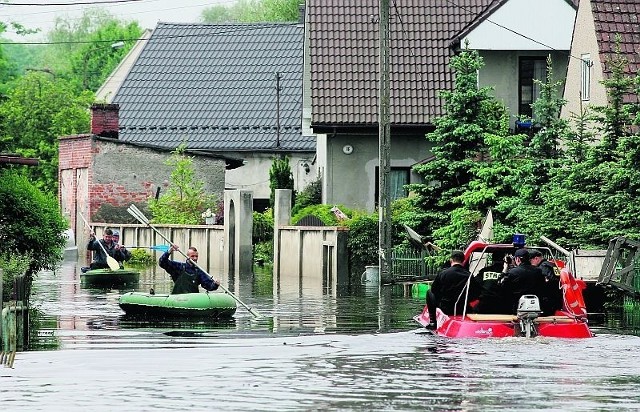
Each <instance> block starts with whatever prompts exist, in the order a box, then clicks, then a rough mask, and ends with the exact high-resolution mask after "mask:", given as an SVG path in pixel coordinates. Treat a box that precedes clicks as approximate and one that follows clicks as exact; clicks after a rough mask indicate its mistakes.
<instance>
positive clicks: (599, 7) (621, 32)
mask: <svg viewBox="0 0 640 412" xmlns="http://www.w3.org/2000/svg"><path fill="white" fill-rule="evenodd" d="M639 20H640V2H638V1H637V0H581V1H580V6H579V8H578V15H577V18H576V24H575V29H574V33H573V41H572V43H571V56H572V59H571V60H570V61H569V67H568V71H567V81H566V84H565V89H564V98H565V100H567V104H566V105H565V107H564V108H563V110H562V115H561V116H562V117H564V118H570V117H571V115H572V114H579V113H581V111H582V110H583V109H586V108H588V107H589V106H594V105H595V106H606V105H607V104H608V99H607V93H606V89H605V87H604V85H603V84H602V81H603V80H606V79H608V78H609V76H610V75H611V65H610V62H611V59H612V58H614V57H615V47H616V37H617V36H619V39H620V51H621V56H622V57H623V58H625V59H626V60H627V62H628V65H627V66H626V68H625V73H626V74H628V75H630V76H634V75H635V74H636V73H638V70H639V69H640V21H639ZM624 100H625V102H627V103H629V102H638V96H636V95H634V94H633V93H629V94H627V95H626V96H624Z"/></svg>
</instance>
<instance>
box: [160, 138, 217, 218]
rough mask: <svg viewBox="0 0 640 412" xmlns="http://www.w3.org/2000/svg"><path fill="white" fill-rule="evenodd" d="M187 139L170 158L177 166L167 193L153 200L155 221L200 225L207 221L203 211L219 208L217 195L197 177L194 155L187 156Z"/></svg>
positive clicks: (171, 163)
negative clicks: (192, 156) (207, 191)
mask: <svg viewBox="0 0 640 412" xmlns="http://www.w3.org/2000/svg"><path fill="white" fill-rule="evenodd" d="M185 147H186V145H185V144H184V143H183V144H181V145H180V146H178V148H176V150H175V151H173V153H172V156H171V158H169V159H168V160H167V162H166V164H167V165H168V166H172V167H173V171H172V172H171V177H170V178H169V187H168V188H167V191H166V193H164V194H163V195H161V196H160V197H159V198H158V199H157V200H156V199H151V200H150V201H149V209H150V210H151V213H153V221H154V222H155V223H175V224H183V225H197V224H201V223H203V220H204V218H203V217H202V212H204V211H205V210H207V209H213V210H217V208H218V204H217V197H216V196H214V195H211V194H207V193H206V192H205V191H204V182H202V181H199V180H196V178H195V171H194V169H193V159H192V158H191V157H188V156H185V154H184V150H185Z"/></svg>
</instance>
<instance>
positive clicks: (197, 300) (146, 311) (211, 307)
mask: <svg viewBox="0 0 640 412" xmlns="http://www.w3.org/2000/svg"><path fill="white" fill-rule="evenodd" d="M118 303H119V305H120V308H122V310H124V311H125V313H126V314H127V315H131V316H143V317H154V318H167V317H181V318H190V317H213V318H230V317H231V316H233V314H234V313H236V307H237V305H236V301H235V299H233V298H232V297H231V296H230V295H228V294H226V293H220V292H215V293H184V294H180V295H160V294H153V295H152V294H150V293H143V292H128V293H125V294H124V295H122V296H120V301H119V302H118Z"/></svg>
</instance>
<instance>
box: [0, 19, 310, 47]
mask: <svg viewBox="0 0 640 412" xmlns="http://www.w3.org/2000/svg"><path fill="white" fill-rule="evenodd" d="M176 24H178V25H189V24H191V23H176ZM194 24H195V25H202V26H206V25H210V26H214V25H216V23H194ZM225 25H233V26H234V27H236V28H235V29H233V30H223V31H217V32H215V33H196V34H174V35H156V36H153V39H154V40H157V39H179V38H189V37H203V36H204V37H209V36H218V35H227V34H233V33H242V32H249V31H255V30H262V29H265V28H272V27H284V26H291V25H297V23H269V24H263V23H261V25H260V26H259V27H256V26H254V25H253V23H231V24H225ZM242 25H246V26H247V27H243V28H239V26H242ZM148 40H150V39H149V38H144V37H136V38H128V39H122V38H119V39H108V40H93V41H91V40H61V41H33V42H0V45H3V46H8V45H18V44H19V45H54V44H95V43H116V42H119V41H125V42H126V41H148Z"/></svg>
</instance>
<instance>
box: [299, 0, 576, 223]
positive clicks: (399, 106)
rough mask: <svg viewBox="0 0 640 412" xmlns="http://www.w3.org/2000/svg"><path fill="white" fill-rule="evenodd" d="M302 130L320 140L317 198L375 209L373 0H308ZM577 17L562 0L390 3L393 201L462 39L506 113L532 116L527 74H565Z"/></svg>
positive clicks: (446, 86) (448, 84)
mask: <svg viewBox="0 0 640 412" xmlns="http://www.w3.org/2000/svg"><path fill="white" fill-rule="evenodd" d="M306 4H307V11H306V22H307V25H306V32H307V35H306V43H305V59H306V61H305V80H304V84H305V89H304V93H305V98H304V108H303V130H308V133H314V134H317V136H318V146H317V155H318V170H319V171H320V173H321V176H322V179H323V196H324V199H323V200H324V202H325V203H329V204H344V205H346V206H350V207H355V208H360V209H365V210H373V209H374V208H375V207H376V204H377V199H378V167H379V157H378V153H379V151H378V150H379V149H378V117H377V110H378V98H377V97H378V76H379V75H378V55H379V53H378V37H379V35H378V15H379V13H378V11H379V10H378V2H377V1H374V0H364V1H360V2H357V4H355V3H354V4H353V5H348V4H347V5H345V3H344V2H333V1H328V0H308V1H307V2H306ZM575 14H576V5H575V3H574V2H572V1H567V0H537V1H536V2H535V5H534V4H533V3H532V2H531V1H529V0H460V1H455V2H454V1H450V0H435V1H430V2H425V1H420V0H408V1H405V2H401V3H398V4H395V3H394V4H392V6H391V9H390V15H391V19H390V20H391V21H390V29H389V30H390V89H391V90H390V93H391V97H390V99H391V102H390V105H391V126H390V128H391V136H390V140H391V149H390V153H391V176H390V181H391V184H392V193H391V197H392V199H395V198H399V197H404V196H406V195H407V193H406V191H405V189H404V188H403V186H404V185H406V184H407V183H414V182H418V181H419V176H417V175H416V174H414V173H413V172H412V170H411V167H412V166H413V165H414V164H416V163H418V162H421V161H423V160H425V159H428V158H429V156H430V147H429V145H428V143H427V142H426V140H425V134H426V133H427V132H429V131H431V130H433V121H434V120H435V119H436V118H437V117H438V116H440V115H442V114H443V111H442V110H443V109H442V107H443V105H442V103H443V102H442V101H441V99H440V98H439V92H440V91H441V90H451V89H452V86H453V82H454V76H453V71H452V70H451V68H450V67H449V63H450V59H451V57H452V56H454V55H455V53H457V52H458V51H459V50H460V48H461V47H464V44H465V42H466V41H468V42H469V47H470V48H471V49H475V50H478V51H479V53H480V55H481V56H482V57H483V59H484V63H485V66H484V67H483V68H482V69H481V70H480V71H479V73H478V80H479V85H480V86H491V87H493V89H494V91H493V93H494V95H495V96H496V97H497V98H498V99H500V100H502V101H503V102H504V103H505V105H506V107H507V108H508V110H509V112H510V114H511V125H512V128H514V129H515V128H516V120H517V119H518V118H519V117H520V116H524V117H535V114H534V113H532V112H531V106H530V105H531V103H533V101H534V100H535V98H536V97H537V94H538V93H539V90H538V87H537V85H536V84H535V82H534V79H544V78H545V77H546V64H545V63H546V58H547V56H549V55H550V56H551V59H552V62H553V69H554V75H555V79H554V80H563V79H564V76H565V73H566V67H567V63H568V52H569V48H570V44H571V34H572V29H573V24H574V20H575Z"/></svg>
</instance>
